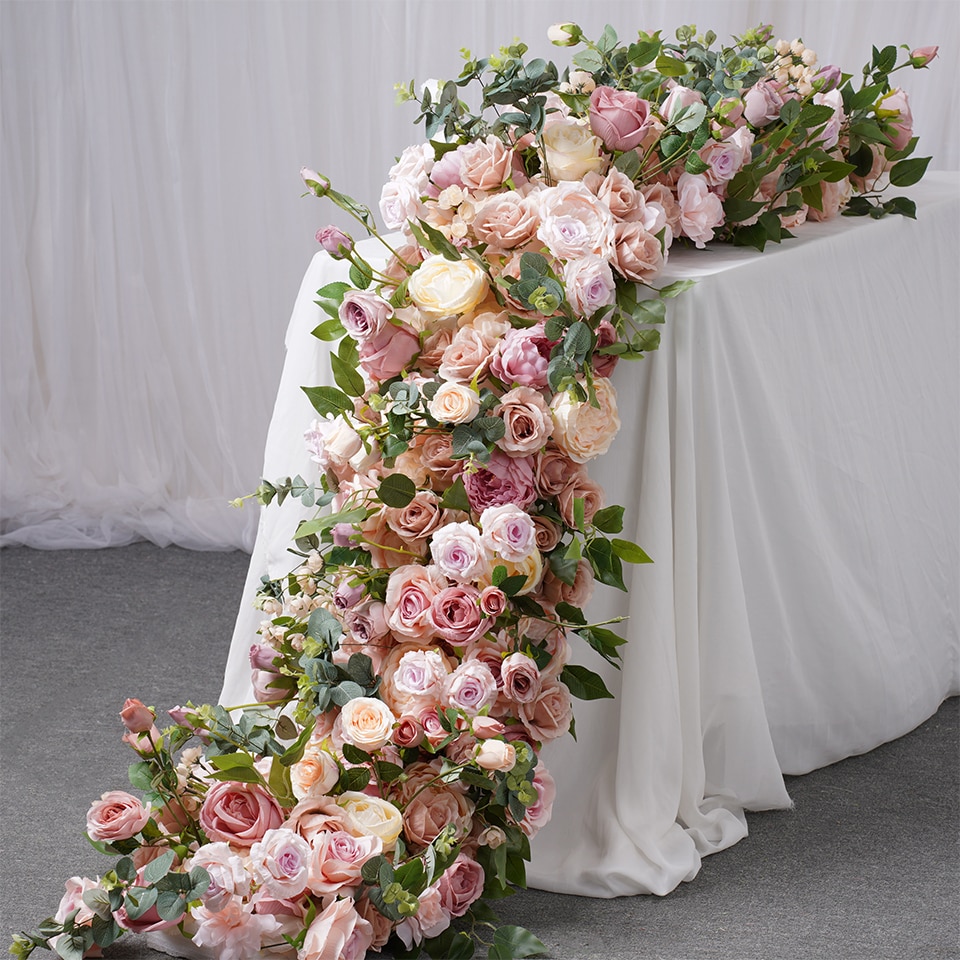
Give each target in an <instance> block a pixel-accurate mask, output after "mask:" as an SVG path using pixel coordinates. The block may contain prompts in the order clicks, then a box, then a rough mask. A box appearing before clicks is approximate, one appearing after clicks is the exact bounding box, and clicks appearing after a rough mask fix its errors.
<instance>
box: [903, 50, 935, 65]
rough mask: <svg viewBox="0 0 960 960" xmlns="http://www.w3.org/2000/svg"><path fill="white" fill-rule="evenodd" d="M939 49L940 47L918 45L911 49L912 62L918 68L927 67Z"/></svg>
mask: <svg viewBox="0 0 960 960" xmlns="http://www.w3.org/2000/svg"><path fill="white" fill-rule="evenodd" d="M939 50H940V48H939V47H917V49H916V50H911V51H910V63H911V65H912V66H914V67H917V68H919V67H925V66H926V65H927V64H928V63H930V61H931V60H933V59H934V58H935V57H936V55H937V52H938V51H939Z"/></svg>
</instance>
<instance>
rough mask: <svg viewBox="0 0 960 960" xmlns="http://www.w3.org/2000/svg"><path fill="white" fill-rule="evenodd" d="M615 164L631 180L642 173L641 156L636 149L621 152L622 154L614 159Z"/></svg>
mask: <svg viewBox="0 0 960 960" xmlns="http://www.w3.org/2000/svg"><path fill="white" fill-rule="evenodd" d="M613 165H614V166H615V167H616V168H617V169H618V170H619V171H620V172H621V173H622V174H624V175H625V176H627V177H629V178H630V179H631V180H636V178H637V176H638V175H639V173H640V157H639V155H638V154H637V151H636V150H628V151H627V152H626V153H621V154H620V156H619V157H617V159H616V160H614V162H613Z"/></svg>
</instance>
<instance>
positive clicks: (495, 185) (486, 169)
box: [457, 134, 513, 191]
mask: <svg viewBox="0 0 960 960" xmlns="http://www.w3.org/2000/svg"><path fill="white" fill-rule="evenodd" d="M457 153H458V154H459V156H460V179H461V180H462V181H463V185H464V186H465V187H468V188H469V189H472V190H488V191H490V190H497V189H499V188H500V187H501V186H502V185H503V181H504V180H506V179H507V177H509V176H510V171H511V169H512V167H513V151H512V150H510V149H509V148H508V147H507V146H506V144H505V143H504V142H503V141H502V140H501V139H500V138H499V137H496V136H494V135H493V134H490V135H489V136H488V137H487V138H486V139H485V140H476V141H474V142H473V143H468V144H465V145H464V146H461V147H458V148H457Z"/></svg>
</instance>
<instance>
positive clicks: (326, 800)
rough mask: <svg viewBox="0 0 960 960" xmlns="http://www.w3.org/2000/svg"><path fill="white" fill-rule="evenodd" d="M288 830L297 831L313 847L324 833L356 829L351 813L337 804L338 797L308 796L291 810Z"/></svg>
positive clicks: (287, 824) (287, 823)
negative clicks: (351, 819)
mask: <svg viewBox="0 0 960 960" xmlns="http://www.w3.org/2000/svg"><path fill="white" fill-rule="evenodd" d="M285 826H286V828H287V829H288V830H294V831H296V832H297V833H298V834H299V835H300V836H301V837H303V839H304V840H306V841H307V843H309V844H310V846H311V847H313V846H315V845H316V843H317V842H318V838H319V837H320V835H321V834H323V833H328V832H330V831H336V830H344V831H346V832H348V833H349V832H351V831H352V830H353V829H354V826H353V824H352V823H351V821H350V817H349V815H348V814H347V813H346V812H345V811H344V810H343V809H342V808H341V807H339V806H338V805H337V800H336V797H327V796H315V795H314V796H307V797H304V798H303V799H302V800H301V801H300V802H299V803H298V804H297V805H296V806H295V807H294V808H293V810H291V811H290V816H289V817H288V818H287V822H286V824H285Z"/></svg>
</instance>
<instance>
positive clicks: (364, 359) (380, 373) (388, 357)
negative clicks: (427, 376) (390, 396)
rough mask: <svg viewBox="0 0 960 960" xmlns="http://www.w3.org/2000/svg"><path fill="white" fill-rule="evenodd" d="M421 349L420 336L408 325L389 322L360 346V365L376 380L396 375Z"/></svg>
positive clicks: (380, 380)
mask: <svg viewBox="0 0 960 960" xmlns="http://www.w3.org/2000/svg"><path fill="white" fill-rule="evenodd" d="M419 350H420V338H419V337H418V336H417V335H416V334H415V333H414V332H413V331H412V330H410V329H408V328H407V327H402V326H401V327H395V326H393V324H390V323H388V324H387V325H386V326H385V327H384V329H383V330H381V331H380V332H379V333H378V334H377V335H376V336H374V337H372V338H371V339H369V340H367V342H366V343H364V344H363V346H362V347H361V348H360V366H361V367H363V369H364V372H365V373H366V374H367V375H368V376H369V377H370V378H371V379H372V380H375V381H379V382H382V381H384V380H389V379H390V378H391V377H395V376H396V375H397V374H398V373H400V371H401V370H403V368H404V367H405V366H407V365H408V364H409V363H410V361H411V360H412V359H413V358H414V357H415V356H416V355H417V353H418V351H419Z"/></svg>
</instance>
